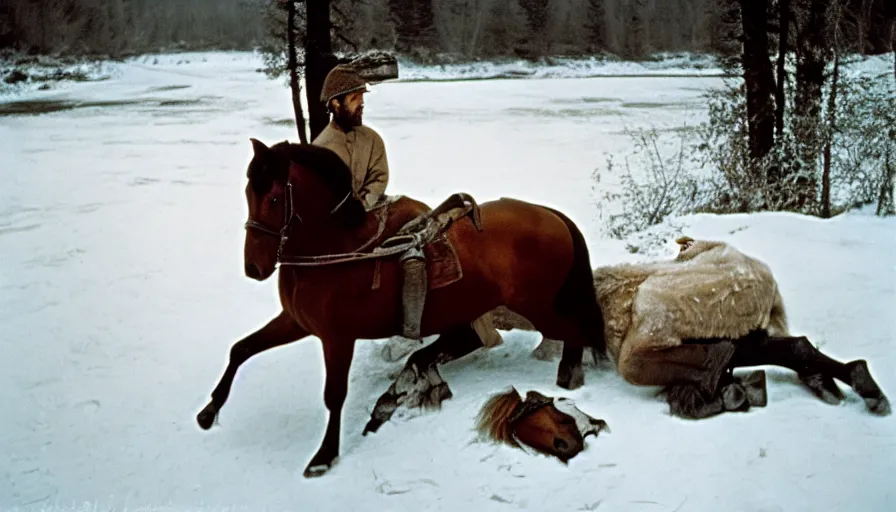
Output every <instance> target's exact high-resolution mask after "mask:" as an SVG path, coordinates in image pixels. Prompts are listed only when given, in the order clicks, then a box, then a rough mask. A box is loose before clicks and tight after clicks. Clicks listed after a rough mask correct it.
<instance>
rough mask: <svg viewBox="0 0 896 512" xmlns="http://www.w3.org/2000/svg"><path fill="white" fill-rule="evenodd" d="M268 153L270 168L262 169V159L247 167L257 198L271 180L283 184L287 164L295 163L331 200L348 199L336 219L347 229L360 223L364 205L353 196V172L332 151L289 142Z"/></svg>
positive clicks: (362, 217) (278, 144)
mask: <svg viewBox="0 0 896 512" xmlns="http://www.w3.org/2000/svg"><path fill="white" fill-rule="evenodd" d="M269 149H270V152H269V154H270V158H269V159H268V160H267V162H268V164H269V165H265V164H264V159H263V161H262V162H253V164H252V165H250V167H249V176H248V177H249V181H250V183H252V186H253V187H254V189H255V192H256V193H257V194H259V195H262V194H265V193H267V192H268V190H270V188H271V185H272V184H273V182H274V180H286V179H287V178H288V176H289V165H290V162H294V163H296V164H298V165H300V166H302V167H303V168H305V169H307V170H308V171H309V172H310V173H312V174H314V175H315V176H316V177H317V178H318V179H320V180H321V182H322V183H323V184H324V185H325V186H326V187H328V188H329V189H330V190H331V191H332V192H333V196H334V197H337V198H341V197H346V196H347V199H346V200H345V202H344V203H342V206H341V207H340V212H339V215H340V216H342V217H343V218H344V219H346V222H347V223H348V224H349V225H358V224H360V223H361V222H363V220H364V215H365V210H364V205H363V204H361V201H360V200H359V199H358V198H356V197H355V196H354V194H352V191H353V187H352V171H351V169H349V167H348V165H346V164H345V162H343V161H342V158H340V157H339V155H337V154H336V153H335V152H334V151H332V150H330V149H327V148H325V147H321V146H315V145H312V144H292V143H290V142H289V141H283V142H279V143H277V144H274V145H273V146H271V147H270V148H269ZM270 164H273V165H270Z"/></svg>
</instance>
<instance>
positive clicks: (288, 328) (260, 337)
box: [196, 311, 308, 430]
mask: <svg viewBox="0 0 896 512" xmlns="http://www.w3.org/2000/svg"><path fill="white" fill-rule="evenodd" d="M305 336H308V332H307V331H305V330H304V329H302V328H301V327H299V325H298V324H297V323H296V322H295V320H293V319H292V317H290V316H289V315H288V314H287V313H286V312H285V311H284V312H281V313H280V314H279V315H278V316H277V317H276V318H274V319H273V320H271V321H270V322H268V323H267V325H265V326H264V327H262V328H261V329H259V330H258V331H255V332H254V333H252V334H250V335H249V336H246V337H245V338H243V339H241V340H240V341H238V342H236V343H235V344H234V345H233V348H231V349H230V362H229V363H228V364H227V368H226V369H225V370H224V375H222V376H221V380H220V381H219V382H218V385H217V386H215V389H214V391H212V399H211V401H210V402H209V403H208V405H206V406H205V408H204V409H202V411H200V412H199V414H198V415H196V422H197V423H199V426H200V427H201V428H202V429H204V430H208V429H209V428H211V426H212V423H214V421H215V418H216V417H217V415H218V411H219V410H221V407H222V406H223V405H224V402H226V401H227V397H228V396H230V388H231V386H232V385H233V379H234V377H235V376H236V371H237V370H238V369H239V367H240V365H242V364H243V363H245V362H246V360H248V359H249V358H250V357H252V356H254V355H256V354H258V353H260V352H264V351H265V350H268V349H270V348H274V347H279V346H281V345H286V344H287V343H292V342H293V341H298V340H300V339H302V338H304V337H305Z"/></svg>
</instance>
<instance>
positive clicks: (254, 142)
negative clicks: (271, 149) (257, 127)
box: [249, 137, 268, 155]
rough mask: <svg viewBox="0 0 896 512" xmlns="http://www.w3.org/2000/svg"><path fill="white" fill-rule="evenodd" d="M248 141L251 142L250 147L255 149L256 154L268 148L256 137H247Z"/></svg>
mask: <svg viewBox="0 0 896 512" xmlns="http://www.w3.org/2000/svg"><path fill="white" fill-rule="evenodd" d="M249 141H250V142H251V143H252V149H253V150H254V151H255V154H256V155H259V154H261V153H264V152H265V151H267V150H268V147H267V146H265V145H264V142H261V141H260V140H258V139H253V138H251V137H250V138H249Z"/></svg>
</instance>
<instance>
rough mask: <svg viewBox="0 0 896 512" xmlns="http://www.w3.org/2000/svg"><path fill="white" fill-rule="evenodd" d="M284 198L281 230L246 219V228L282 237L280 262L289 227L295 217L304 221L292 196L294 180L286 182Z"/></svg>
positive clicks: (343, 201) (346, 199) (346, 198)
mask: <svg viewBox="0 0 896 512" xmlns="http://www.w3.org/2000/svg"><path fill="white" fill-rule="evenodd" d="M351 195H352V192H351V191H349V192H348V193H347V194H345V197H343V198H342V201H339V204H337V205H336V206H335V207H333V209H332V210H330V215H333V214H334V213H336V211H338V210H339V208H341V207H342V205H344V204H345V202H346V201H348V198H349V197H351ZM283 198H284V201H285V202H286V206H285V207H284V218H283V225H282V226H281V227H280V229H279V230H277V229H273V228H271V227H269V226H266V225H264V224H262V223H261V222H258V221H257V220H255V219H253V218H252V217H251V215H250V216H249V220H247V221H246V224H245V226H244V228H245V229H246V230H249V229H254V230H256V231H259V232H261V233H264V234H266V235H269V236H273V237H276V238H279V239H280V244H279V246H278V247H277V262H278V263H280V262H281V260H282V256H283V247H284V246H285V245H286V241H287V240H289V236H288V235H287V233H289V227H290V225H291V224H292V221H293V219H298V221H299V223H300V224H301V223H302V222H303V221H302V217H301V216H299V214H298V213H296V211H295V201H294V200H293V197H292V181H287V182H286V190H285V191H284V192H283Z"/></svg>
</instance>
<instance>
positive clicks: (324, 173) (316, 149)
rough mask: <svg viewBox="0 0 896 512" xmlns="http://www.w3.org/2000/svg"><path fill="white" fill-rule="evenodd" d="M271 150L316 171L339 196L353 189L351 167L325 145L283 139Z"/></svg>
mask: <svg viewBox="0 0 896 512" xmlns="http://www.w3.org/2000/svg"><path fill="white" fill-rule="evenodd" d="M271 150H272V151H274V152H276V153H278V154H281V155H284V156H286V157H287V158H288V159H289V160H290V161H292V162H295V163H297V164H299V165H301V166H302V167H304V168H306V169H308V170H309V171H311V172H312V173H314V175H316V176H317V177H318V179H320V180H321V181H322V182H323V183H324V184H325V185H326V186H328V187H329V188H330V189H331V190H332V191H333V195H335V196H337V197H338V196H341V195H343V194H346V193H348V192H350V191H351V190H352V171H351V169H349V168H348V166H347V165H345V162H343V161H342V159H341V158H339V155H337V154H336V153H335V152H333V151H331V150H329V149H327V148H325V147H321V146H315V145H312V144H291V143H289V142H287V141H283V142H280V143H279V144H275V145H273V146H271Z"/></svg>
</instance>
